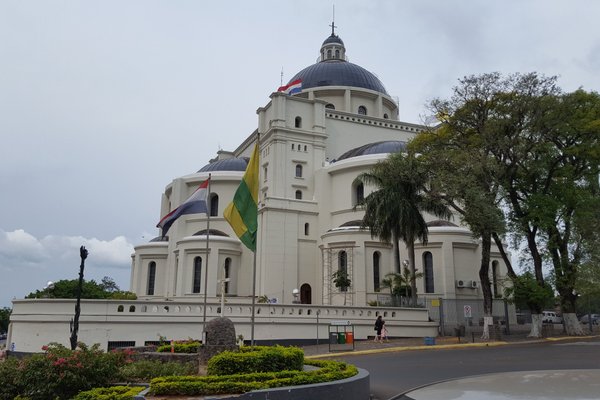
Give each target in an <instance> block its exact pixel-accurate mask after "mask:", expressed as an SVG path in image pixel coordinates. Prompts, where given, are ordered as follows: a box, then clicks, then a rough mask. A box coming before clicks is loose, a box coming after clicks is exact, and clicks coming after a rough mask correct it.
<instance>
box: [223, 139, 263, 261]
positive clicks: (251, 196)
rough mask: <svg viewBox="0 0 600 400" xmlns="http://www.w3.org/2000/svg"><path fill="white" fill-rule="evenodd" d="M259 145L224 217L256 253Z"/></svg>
mask: <svg viewBox="0 0 600 400" xmlns="http://www.w3.org/2000/svg"><path fill="white" fill-rule="evenodd" d="M257 205H258V143H257V144H255V145H254V151H252V156H251V157H250V162H248V167H246V172H245V173H244V177H243V178H242V182H241V183H240V186H239V187H238V189H237V190H236V191H235V195H234V196H233V201H232V202H231V203H229V205H228V206H227V208H225V211H223V216H224V217H225V219H226V220H227V222H229V225H231V227H232V228H233V231H234V232H235V234H236V235H237V236H238V237H239V238H240V240H241V241H242V243H244V245H245V246H246V247H247V248H249V249H250V250H252V251H256V228H257V226H258V219H257V214H258V206H257Z"/></svg>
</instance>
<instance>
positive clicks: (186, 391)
mask: <svg viewBox="0 0 600 400" xmlns="http://www.w3.org/2000/svg"><path fill="white" fill-rule="evenodd" d="M199 348H201V346H200V345H199V344H198V343H197V342H196V343H194V342H189V341H188V342H185V343H177V344H174V345H173V346H171V345H167V346H164V348H161V350H162V351H167V352H171V349H173V351H181V352H190V353H194V352H197V351H198V349H199ZM42 350H43V351H44V353H40V354H34V355H31V356H28V357H26V358H23V359H16V358H8V359H7V360H5V361H4V362H0V382H1V383H2V384H1V385H0V400H5V399H6V400H9V399H10V400H12V399H19V400H25V399H31V400H56V399H59V400H62V399H76V400H109V399H111V400H121V399H133V398H134V396H136V395H138V394H139V393H140V392H141V391H143V390H144V389H146V387H144V386H142V385H141V383H146V384H147V383H149V386H150V391H149V393H148V394H149V395H160V396H165V395H173V396H181V395H187V396H206V395H224V394H241V393H246V392H249V391H252V390H262V389H271V388H279V387H287V386H298V385H309V384H317V383H323V382H330V381H337V380H341V379H346V378H349V377H352V376H354V375H356V374H357V373H358V370H357V369H356V367H354V366H352V365H349V364H346V363H341V362H336V361H319V360H310V361H309V360H306V361H305V360H304V352H303V351H302V349H300V348H297V347H283V346H254V347H249V346H248V347H240V348H239V350H236V351H223V352H221V353H219V354H217V355H216V356H213V357H211V358H210V360H209V361H208V364H207V365H206V368H205V370H206V374H205V375H200V374H198V366H197V363H181V362H163V361H164V360H161V361H153V360H149V359H145V358H144V354H146V353H144V354H140V353H137V352H136V351H135V350H132V349H123V350H116V351H111V352H108V353H107V352H104V351H101V350H99V347H98V346H97V345H95V346H92V347H87V346H85V345H84V344H79V347H78V349H77V350H75V351H72V350H70V349H67V348H66V347H64V346H62V345H59V344H50V345H48V346H44V347H43V349H42ZM140 356H141V357H140ZM307 365H309V366H312V367H308V368H307V367H305V366H307ZM201 370H202V369H201ZM117 384H118V386H114V385H117Z"/></svg>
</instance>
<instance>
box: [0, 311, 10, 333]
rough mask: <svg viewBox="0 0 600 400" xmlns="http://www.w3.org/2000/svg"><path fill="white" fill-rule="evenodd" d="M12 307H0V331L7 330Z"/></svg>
mask: <svg viewBox="0 0 600 400" xmlns="http://www.w3.org/2000/svg"><path fill="white" fill-rule="evenodd" d="M11 313H12V309H11V308H8V307H2V308H0V333H4V332H7V331H8V323H9V322H10V314H11Z"/></svg>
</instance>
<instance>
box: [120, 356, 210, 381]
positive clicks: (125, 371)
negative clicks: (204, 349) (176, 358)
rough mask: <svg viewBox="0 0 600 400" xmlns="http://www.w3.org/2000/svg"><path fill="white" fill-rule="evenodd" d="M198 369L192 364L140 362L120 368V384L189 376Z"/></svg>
mask: <svg viewBox="0 0 600 400" xmlns="http://www.w3.org/2000/svg"><path fill="white" fill-rule="evenodd" d="M197 370H198V367H197V366H195V365H194V364H193V363H191V362H188V363H185V364H182V363H176V362H167V363H163V362H160V361H151V360H140V361H135V362H133V363H130V364H126V365H124V366H123V367H121V379H122V381H121V382H148V381H150V379H152V378H156V377H159V376H169V375H190V374H194V373H196V372H197Z"/></svg>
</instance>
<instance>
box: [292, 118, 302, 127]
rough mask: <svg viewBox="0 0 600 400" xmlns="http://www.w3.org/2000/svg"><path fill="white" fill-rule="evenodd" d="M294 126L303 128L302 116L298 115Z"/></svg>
mask: <svg viewBox="0 0 600 400" xmlns="http://www.w3.org/2000/svg"><path fill="white" fill-rule="evenodd" d="M294 126H295V127H296V128H302V118H301V117H296V119H294Z"/></svg>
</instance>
